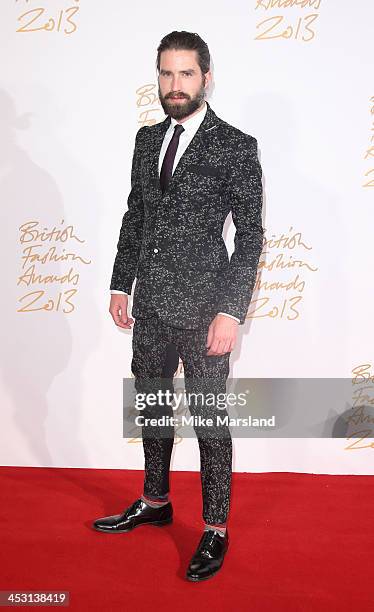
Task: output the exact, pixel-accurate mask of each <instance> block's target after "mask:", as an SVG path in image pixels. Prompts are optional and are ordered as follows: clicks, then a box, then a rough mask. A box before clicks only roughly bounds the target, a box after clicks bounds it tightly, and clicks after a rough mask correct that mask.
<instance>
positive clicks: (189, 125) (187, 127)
mask: <svg viewBox="0 0 374 612" xmlns="http://www.w3.org/2000/svg"><path fill="white" fill-rule="evenodd" d="M207 109H208V107H207V105H206V103H205V102H204V104H203V107H202V109H201V110H199V112H197V113H196V114H195V115H193V116H192V117H190V118H189V119H186V120H185V121H183V123H181V125H183V127H184V132H182V133H181V135H180V136H179V143H178V148H177V152H176V154H175V158H174V164H173V173H174V171H175V168H176V167H177V164H178V162H179V160H180V158H181V157H182V155H183V153H184V152H185V150H186V149H187V147H188V145H189V144H190V142H191V140H192V138H193V137H194V136H195V134H196V132H197V130H198V128H199V126H200V124H201V122H202V120H203V119H204V117H205V114H206V111H207ZM178 123H179V122H178V121H177V120H176V119H174V118H173V117H171V121H170V125H169V127H168V129H167V132H166V134H165V136H164V140H163V141H162V146H161V151H160V156H159V159H158V174H159V176H160V173H161V167H162V162H163V159H164V157H165V153H166V150H167V148H168V146H169V142H170V140H171V138H172V136H173V133H174V128H175V126H176V125H178ZM111 293H122V294H124V293H125V292H124V291H117V290H115V289H111ZM218 314H224V315H226V317H230V318H231V319H235V321H237V322H238V323H239V322H240V319H238V318H237V317H234V316H233V315H230V314H227V313H226V312H219V313H218Z"/></svg>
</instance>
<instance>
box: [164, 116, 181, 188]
mask: <svg viewBox="0 0 374 612" xmlns="http://www.w3.org/2000/svg"><path fill="white" fill-rule="evenodd" d="M182 132H184V127H183V125H181V124H180V123H177V125H176V126H175V128H174V133H173V137H172V139H171V141H170V142H169V146H168V148H167V149H166V153H165V157H164V159H163V162H162V166H161V172H160V185H161V190H162V193H164V191H165V189H166V188H167V186H168V184H169V180H170V177H171V175H172V173H173V164H174V159H175V154H176V152H177V148H178V143H179V136H180V135H181V133H182Z"/></svg>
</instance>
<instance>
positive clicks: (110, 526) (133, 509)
mask: <svg viewBox="0 0 374 612" xmlns="http://www.w3.org/2000/svg"><path fill="white" fill-rule="evenodd" d="M172 521H173V507H172V505H171V502H168V503H167V504H165V505H164V506H161V508H151V506H148V504H146V503H145V502H144V501H143V500H142V499H140V498H139V499H136V500H135V501H134V503H133V504H131V506H129V507H128V508H126V510H124V512H123V513H122V514H115V515H114V516H105V517H104V518H99V519H97V520H96V521H95V522H94V523H93V528H94V529H96V530H97V531H105V532H107V533H124V532H126V531H131V530H132V529H134V528H135V527H139V525H158V526H159V527H162V526H163V525H168V524H169V523H171V522H172Z"/></svg>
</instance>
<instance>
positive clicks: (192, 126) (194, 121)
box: [170, 102, 208, 132]
mask: <svg viewBox="0 0 374 612" xmlns="http://www.w3.org/2000/svg"><path fill="white" fill-rule="evenodd" d="M207 109H208V107H207V104H206V102H204V105H203V108H202V110H200V111H199V112H198V113H196V115H193V117H190V118H189V119H186V121H183V123H181V124H180V125H183V127H184V129H185V130H186V131H187V132H196V131H197V129H198V127H199V126H200V124H201V123H202V121H203V119H204V117H205V115H206V111H207ZM170 119H171V126H172V128H173V129H174V127H175V126H176V125H178V123H179V122H178V121H176V119H174V117H170Z"/></svg>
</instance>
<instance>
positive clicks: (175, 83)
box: [171, 76, 181, 91]
mask: <svg viewBox="0 0 374 612" xmlns="http://www.w3.org/2000/svg"><path fill="white" fill-rule="evenodd" d="M180 85H181V81H180V77H179V76H173V78H172V81H171V91H181V90H180Z"/></svg>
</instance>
